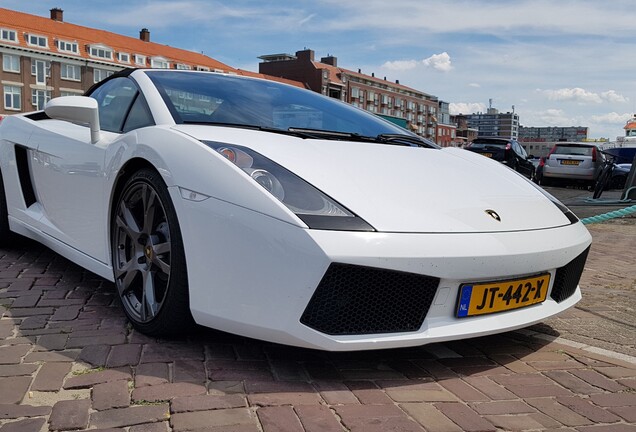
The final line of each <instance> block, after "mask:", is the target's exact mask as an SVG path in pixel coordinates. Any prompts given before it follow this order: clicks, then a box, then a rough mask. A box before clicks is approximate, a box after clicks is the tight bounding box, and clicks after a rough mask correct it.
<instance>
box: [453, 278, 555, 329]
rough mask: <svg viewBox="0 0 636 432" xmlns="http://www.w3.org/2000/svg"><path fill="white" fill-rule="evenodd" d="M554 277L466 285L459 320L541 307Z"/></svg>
mask: <svg viewBox="0 0 636 432" xmlns="http://www.w3.org/2000/svg"><path fill="white" fill-rule="evenodd" d="M549 285H550V274H549V273H546V274H542V275H539V276H533V277H529V278H524V279H514V280H504V281H496V282H487V283H478V284H463V285H461V286H460V289H459V302H458V305H457V317H459V318H462V317H467V316H474V315H484V314H489V313H495V312H502V311H507V310H512V309H518V308H522V307H526V306H530V305H533V304H537V303H541V302H543V301H544V300H545V299H546V296H547V295H548V286H549Z"/></svg>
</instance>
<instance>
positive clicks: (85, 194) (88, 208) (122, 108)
mask: <svg viewBox="0 0 636 432" xmlns="http://www.w3.org/2000/svg"><path fill="white" fill-rule="evenodd" d="M136 94H137V89H136V87H135V85H134V84H133V83H132V81H130V80H129V79H128V78H115V79H112V80H109V81H106V82H105V83H104V84H103V85H102V86H100V87H99V88H98V89H97V90H95V91H94V92H93V94H92V95H91V97H94V98H95V99H97V102H98V109H99V119H100V128H101V130H100V139H99V141H98V142H96V143H94V144H93V143H91V139H90V133H89V131H88V128H87V127H85V126H79V125H75V124H71V123H69V122H63V121H55V120H51V121H50V122H51V126H50V130H49V133H40V134H34V135H33V136H32V138H31V140H30V144H31V146H32V147H36V148H37V151H36V152H35V158H34V162H35V163H34V164H33V166H34V168H33V177H34V183H35V185H36V187H35V190H36V193H37V197H38V201H39V202H40V203H41V205H42V208H43V217H42V219H41V225H42V229H43V230H44V231H45V232H46V233H47V234H49V235H51V236H52V237H54V238H56V239H58V240H60V241H61V242H63V243H65V244H67V245H69V246H71V247H73V248H75V249H77V250H79V251H81V252H83V253H85V254H87V255H89V256H90V257H92V258H94V259H96V260H99V261H101V262H103V263H108V262H109V253H108V241H107V240H108V224H107V221H108V214H107V213H108V208H107V203H108V199H107V197H106V196H105V195H106V191H105V187H106V173H105V167H104V163H105V162H104V161H105V151H106V149H107V148H108V146H109V145H110V144H111V143H112V142H113V141H115V140H116V139H118V138H119V137H120V136H121V130H122V127H123V123H124V119H125V118H126V115H127V113H128V110H129V108H130V105H131V104H132V102H133V101H134V99H135V97H136ZM78 128H82V129H83V130H81V131H78ZM81 132H83V133H81Z"/></svg>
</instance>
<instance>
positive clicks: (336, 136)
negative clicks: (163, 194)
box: [183, 120, 439, 148]
mask: <svg viewBox="0 0 636 432" xmlns="http://www.w3.org/2000/svg"><path fill="white" fill-rule="evenodd" d="M183 123H184V124H203V125H213V126H224V127H232V128H239V129H250V130H258V131H263V132H271V133H277V134H281V135H291V136H296V137H299V138H304V139H330V140H341V141H360V142H374V143H381V144H390V145H402V146H410V147H427V148H439V146H438V145H437V144H434V143H432V142H431V141H428V140H426V139H424V138H421V137H419V136H415V135H403V134H379V135H377V136H365V135H360V134H359V133H355V132H339V131H331V130H322V129H308V128H297V127H290V128H288V129H279V128H275V127H270V126H259V125H251V124H242V123H224V122H214V121H205V120H203V121H197V120H184V121H183Z"/></svg>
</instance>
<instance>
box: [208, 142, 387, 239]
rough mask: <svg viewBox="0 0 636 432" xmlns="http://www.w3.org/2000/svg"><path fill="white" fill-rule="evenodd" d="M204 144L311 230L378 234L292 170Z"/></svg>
mask: <svg viewBox="0 0 636 432" xmlns="http://www.w3.org/2000/svg"><path fill="white" fill-rule="evenodd" d="M204 143H205V144H206V145H208V146H210V147H211V148H213V149H214V150H216V151H217V152H218V153H219V154H221V155H222V156H223V157H225V158H226V159H227V160H229V161H230V162H232V163H233V164H234V165H236V166H237V167H239V168H241V169H242V170H243V171H244V172H245V173H246V174H247V175H249V176H250V177H251V178H252V179H253V180H254V181H255V182H256V183H258V184H259V185H260V186H261V187H263V188H264V189H265V190H266V191H267V192H269V193H270V194H272V196H274V197H275V198H276V199H278V200H279V201H280V202H282V203H283V204H285V206H287V208H289V209H290V210H291V211H293V212H294V213H295V214H296V216H298V217H299V218H300V219H301V220H302V221H303V222H305V223H306V224H307V226H308V227H310V228H314V229H325V230H343V231H375V230H374V229H373V227H372V226H371V225H369V224H368V223H367V222H365V221H364V220H363V219H362V218H360V217H358V216H356V215H355V214H353V212H351V211H349V210H348V209H347V208H345V207H344V206H343V205H341V204H339V203H338V202H336V201H335V200H333V199H331V198H330V197H328V196H327V195H325V194H324V193H322V192H321V191H319V190H318V189H316V188H315V187H314V186H312V185H310V184H309V183H307V182H306V181H305V180H303V179H301V178H300V177H298V176H297V175H296V174H294V173H292V172H291V171H289V170H287V169H285V168H283V167H282V166H280V165H278V164H277V163H276V162H274V161H272V160H270V159H268V158H266V157H265V156H263V155H261V154H260V153H257V152H255V151H254V150H251V149H249V148H246V147H242V146H236V145H229V144H225V143H220V142H214V141H204Z"/></svg>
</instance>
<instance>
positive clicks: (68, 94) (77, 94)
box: [60, 90, 84, 96]
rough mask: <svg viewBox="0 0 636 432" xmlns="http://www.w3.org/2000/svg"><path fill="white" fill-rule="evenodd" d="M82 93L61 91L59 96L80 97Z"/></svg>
mask: <svg viewBox="0 0 636 432" xmlns="http://www.w3.org/2000/svg"><path fill="white" fill-rule="evenodd" d="M82 94H84V92H82V91H80V90H78V91H70V90H61V91H60V96H81V95H82Z"/></svg>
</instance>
